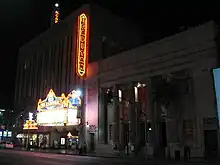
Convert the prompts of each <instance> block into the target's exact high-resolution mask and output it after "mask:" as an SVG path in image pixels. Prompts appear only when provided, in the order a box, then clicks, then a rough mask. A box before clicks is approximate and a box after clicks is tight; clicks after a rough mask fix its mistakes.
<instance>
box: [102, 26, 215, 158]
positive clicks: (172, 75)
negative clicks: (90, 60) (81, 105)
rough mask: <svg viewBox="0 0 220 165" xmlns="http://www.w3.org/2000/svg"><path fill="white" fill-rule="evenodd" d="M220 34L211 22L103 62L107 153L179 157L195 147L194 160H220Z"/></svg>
mask: <svg viewBox="0 0 220 165" xmlns="http://www.w3.org/2000/svg"><path fill="white" fill-rule="evenodd" d="M217 32H218V31H217V28H216V26H215V24H214V22H209V23H207V24H204V25H201V26H199V27H196V28H192V29H190V30H188V31H185V32H182V33H179V34H176V35H174V36H171V37H168V38H165V39H162V40H160V41H156V42H153V43H150V44H147V45H143V46H140V47H138V48H135V49H132V50H129V51H125V52H122V53H120V54H118V55H117V56H114V57H109V58H108V59H105V60H103V61H101V63H100V64H99V66H100V68H99V76H98V82H99V84H100V88H101V90H100V93H99V94H100V95H101V96H102V97H99V98H106V99H100V100H99V136H100V139H102V140H103V141H105V144H106V145H105V146H106V150H107V148H108V147H109V148H111V147H112V144H113V145H114V147H115V148H117V149H119V150H125V149H126V148H130V149H131V150H133V148H134V151H136V152H137V154H138V153H143V152H142V151H144V152H145V155H146V152H147V155H148V156H164V157H171V158H174V157H175V153H177V152H180V155H181V156H184V148H185V147H186V146H189V147H190V149H191V156H192V157H207V158H208V157H216V156H217V155H218V151H219V149H218V148H219V147H218V144H219V143H218V140H219V139H218V124H217V120H218V119H217V111H216V105H215V92H214V88H213V75H212V69H213V68H216V67H217V66H218V47H217V43H216V38H217V36H218V33H217ZM128 57H129V58H128ZM145 146H147V147H145ZM144 147H145V148H144ZM130 149H129V150H126V152H130V153H131V152H132V151H130ZM176 151H177V152H176Z"/></svg>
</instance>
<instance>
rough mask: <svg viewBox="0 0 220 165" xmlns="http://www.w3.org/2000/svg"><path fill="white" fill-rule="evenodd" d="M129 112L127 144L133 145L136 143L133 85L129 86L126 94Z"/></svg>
mask: <svg viewBox="0 0 220 165" xmlns="http://www.w3.org/2000/svg"><path fill="white" fill-rule="evenodd" d="M128 94H129V96H128V98H129V99H128V100H129V112H128V125H129V143H130V144H132V145H134V144H135V141H136V136H135V135H136V114H135V94H134V84H130V85H129V92H128Z"/></svg>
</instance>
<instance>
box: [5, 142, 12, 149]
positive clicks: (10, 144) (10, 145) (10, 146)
mask: <svg viewBox="0 0 220 165" xmlns="http://www.w3.org/2000/svg"><path fill="white" fill-rule="evenodd" d="M5 148H8V149H13V148H14V144H13V143H12V142H6V143H5Z"/></svg>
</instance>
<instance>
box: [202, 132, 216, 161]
mask: <svg viewBox="0 0 220 165" xmlns="http://www.w3.org/2000/svg"><path fill="white" fill-rule="evenodd" d="M204 140H205V157H206V158H207V159H214V158H217V157H218V139H217V131H216V130H205V131H204Z"/></svg>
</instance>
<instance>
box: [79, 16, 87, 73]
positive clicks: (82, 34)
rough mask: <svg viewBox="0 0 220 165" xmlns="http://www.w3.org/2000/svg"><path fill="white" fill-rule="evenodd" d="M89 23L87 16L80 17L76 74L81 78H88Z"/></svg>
mask: <svg viewBox="0 0 220 165" xmlns="http://www.w3.org/2000/svg"><path fill="white" fill-rule="evenodd" d="M88 41H89V21H88V17H87V16H86V14H84V13H83V14H81V15H79V16H78V29H77V47H76V73H77V75H78V76H79V77H86V74H87V73H86V72H87V65H88Z"/></svg>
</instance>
